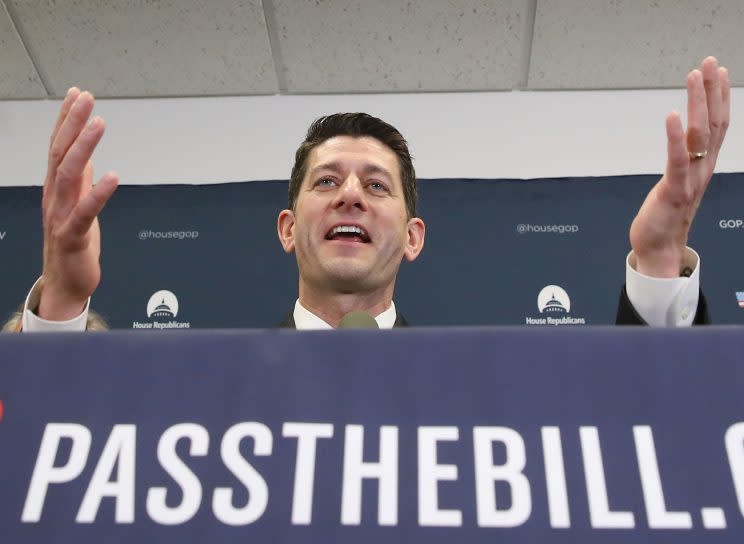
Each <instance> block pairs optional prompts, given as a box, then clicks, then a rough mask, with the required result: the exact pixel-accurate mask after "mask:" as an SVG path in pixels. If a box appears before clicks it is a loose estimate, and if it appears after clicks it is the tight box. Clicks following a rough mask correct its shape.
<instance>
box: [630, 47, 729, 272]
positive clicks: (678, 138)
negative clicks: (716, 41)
mask: <svg viewBox="0 0 744 544" xmlns="http://www.w3.org/2000/svg"><path fill="white" fill-rule="evenodd" d="M729 115H730V88H729V79H728V71H727V70H726V69H725V68H723V67H719V66H718V61H717V60H716V59H715V58H714V57H708V58H706V59H705V60H704V61H703V62H702V64H701V66H700V69H699V70H693V71H691V72H690V73H689V74H688V75H687V116H688V119H687V131H684V129H683V127H682V122H681V120H680V116H679V113H677V112H671V113H670V114H669V115H667V118H666V133H667V165H666V171H665V173H664V175H663V176H662V178H661V180H659V182H658V183H657V184H656V185H655V186H654V187H653V189H651V191H650V192H649V194H648V196H647V197H646V200H645V201H644V202H643V205H642V206H641V208H640V210H639V211H638V215H636V217H635V219H634V220H633V223H632V225H631V227H630V244H631V247H632V248H633V252H634V253H635V255H636V257H637V270H638V272H640V273H641V274H644V275H646V276H651V277H656V278H675V277H679V275H680V273H681V271H682V268H683V264H682V263H683V259H684V255H685V247H686V246H687V238H688V235H689V232H690V226H691V225H692V221H693V219H694V218H695V214H696V212H697V209H698V207H699V206H700V201H701V199H702V197H703V194H704V193H705V189H706V187H707V186H708V183H709V182H710V179H711V177H712V175H713V170H714V168H715V165H716V160H717V159H718V153H719V151H720V150H721V145H722V143H723V139H724V136H725V135H726V129H727V128H728V125H729Z"/></svg>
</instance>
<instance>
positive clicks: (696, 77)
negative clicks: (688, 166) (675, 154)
mask: <svg viewBox="0 0 744 544" xmlns="http://www.w3.org/2000/svg"><path fill="white" fill-rule="evenodd" d="M709 143H710V125H709V121H708V103H707V99H706V96H705V87H704V86H703V74H702V73H700V70H693V71H692V72H690V73H689V74H688V76H687V150H688V151H689V152H690V153H702V152H704V151H706V150H708V145H709ZM698 162H701V163H704V162H705V161H698Z"/></svg>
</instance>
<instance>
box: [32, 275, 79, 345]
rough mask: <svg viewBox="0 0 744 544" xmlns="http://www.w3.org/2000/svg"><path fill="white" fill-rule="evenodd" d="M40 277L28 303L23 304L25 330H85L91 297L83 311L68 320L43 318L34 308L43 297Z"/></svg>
mask: <svg viewBox="0 0 744 544" xmlns="http://www.w3.org/2000/svg"><path fill="white" fill-rule="evenodd" d="M40 279H41V278H39V279H38V280H36V283H34V286H33V287H32V288H31V291H30V292H29V293H28V296H27V297H26V304H25V305H24V306H23V332H83V331H85V327H86V325H87V324H88V308H90V297H88V302H86V303H85V308H84V309H83V312H82V313H81V314H80V315H79V316H77V317H74V318H72V319H69V320H67V321H49V320H47V319H42V318H40V317H39V316H38V315H36V314H35V313H34V312H33V311H32V310H35V309H36V308H38V307H39V300H40V299H41V289H40V288H39V280H40Z"/></svg>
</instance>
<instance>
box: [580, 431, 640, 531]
mask: <svg viewBox="0 0 744 544" xmlns="http://www.w3.org/2000/svg"><path fill="white" fill-rule="evenodd" d="M579 438H580V440H581V455H582V457H583V459H584V474H585V475H586V495H587V498H588V499H589V518H590V520H591V522H592V527H594V528H595V529H632V528H633V527H635V518H634V517H633V512H621V511H617V512H613V511H612V510H610V506H609V501H608V499H607V482H606V480H605V472H604V463H603V462H602V450H601V449H600V447H599V431H598V430H597V428H596V427H580V428H579Z"/></svg>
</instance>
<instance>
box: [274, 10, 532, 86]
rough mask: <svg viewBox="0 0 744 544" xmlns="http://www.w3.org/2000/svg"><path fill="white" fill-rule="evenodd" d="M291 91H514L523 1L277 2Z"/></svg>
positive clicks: (280, 41) (281, 46) (279, 36)
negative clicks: (512, 89)
mask: <svg viewBox="0 0 744 544" xmlns="http://www.w3.org/2000/svg"><path fill="white" fill-rule="evenodd" d="M273 5H274V18H275V20H276V25H277V26H276V33H277V39H278V46H279V47H278V50H279V51H278V53H279V56H280V58H281V62H282V64H283V66H282V67H281V68H283V70H284V73H283V75H284V79H285V80H286V85H287V91H289V92H293V93H303V92H310V93H341V92H352V93H355V92H396V91H398V92H400V91H441V90H449V91H457V90H486V89H488V90H498V89H511V88H513V87H514V86H516V84H517V83H518V81H519V78H520V57H521V53H522V37H523V34H524V30H525V26H526V22H525V15H526V5H527V2H526V1H525V0H506V1H494V0H456V1H453V0H410V1H401V0H375V1H370V0H274V1H273Z"/></svg>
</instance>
